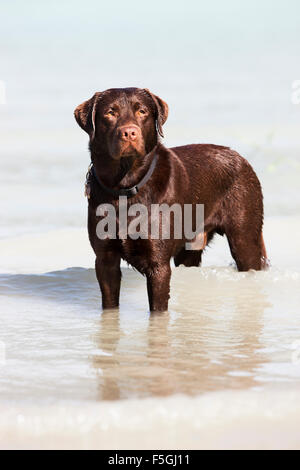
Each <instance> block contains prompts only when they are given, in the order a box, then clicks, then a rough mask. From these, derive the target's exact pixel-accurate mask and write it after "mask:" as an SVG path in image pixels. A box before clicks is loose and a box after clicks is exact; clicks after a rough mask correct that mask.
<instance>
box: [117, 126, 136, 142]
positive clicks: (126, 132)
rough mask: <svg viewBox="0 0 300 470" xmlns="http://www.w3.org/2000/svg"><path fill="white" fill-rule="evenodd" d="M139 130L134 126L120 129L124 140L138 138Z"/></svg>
mask: <svg viewBox="0 0 300 470" xmlns="http://www.w3.org/2000/svg"><path fill="white" fill-rule="evenodd" d="M137 134H138V130H137V128H136V127H134V126H128V127H123V128H121V129H120V137H121V139H122V140H129V141H131V140H135V139H136V138H137Z"/></svg>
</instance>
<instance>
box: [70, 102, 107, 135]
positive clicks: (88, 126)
mask: <svg viewBox="0 0 300 470" xmlns="http://www.w3.org/2000/svg"><path fill="white" fill-rule="evenodd" d="M100 95H101V93H95V94H94V96H93V97H92V98H90V99H89V100H87V101H84V102H83V103H81V104H80V105H79V106H77V108H76V109H75V111H74V116H75V119H76V121H77V123H78V124H79V126H80V127H81V128H82V129H83V130H84V131H85V132H87V133H88V134H89V136H90V139H91V140H93V138H94V137H95V131H96V127H95V122H96V110H97V103H98V100H99V98H100Z"/></svg>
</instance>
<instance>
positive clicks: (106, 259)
mask: <svg viewBox="0 0 300 470" xmlns="http://www.w3.org/2000/svg"><path fill="white" fill-rule="evenodd" d="M120 262H121V258H120V256H119V254H118V253H115V252H113V251H108V252H105V253H101V255H98V256H97V258H96V276H97V279H98V282H99V285H100V289H101V294H102V307H103V308H104V309H105V308H116V307H118V306H119V297H120V285H121V269H120Z"/></svg>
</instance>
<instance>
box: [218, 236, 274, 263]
mask: <svg viewBox="0 0 300 470" xmlns="http://www.w3.org/2000/svg"><path fill="white" fill-rule="evenodd" d="M226 235H227V239H228V243H229V247H230V251H231V254H232V257H233V258H234V260H235V262H236V265H237V268H238V270H239V271H249V269H255V270H256V271H260V270H261V269H263V268H265V267H266V266H267V254H266V249H265V245H264V241H263V236H262V232H259V233H258V234H257V233H255V232H253V231H251V230H250V231H249V230H248V231H247V230H240V229H229V230H228V231H226Z"/></svg>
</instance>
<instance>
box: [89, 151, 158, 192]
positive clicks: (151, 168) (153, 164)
mask: <svg viewBox="0 0 300 470" xmlns="http://www.w3.org/2000/svg"><path fill="white" fill-rule="evenodd" d="M157 160H158V154H157V153H156V152H155V154H154V157H153V159H152V162H151V165H150V166H149V169H148V171H147V173H146V174H145V176H144V177H143V178H142V179H141V181H140V182H139V183H138V184H136V185H135V186H132V187H131V188H120V189H113V188H109V187H108V186H105V185H104V184H103V183H102V181H101V180H100V179H99V178H98V176H97V173H96V171H95V168H94V165H93V164H92V165H91V166H90V169H89V174H92V175H93V177H94V178H95V180H96V181H97V183H98V184H99V186H100V187H101V188H102V189H103V190H104V191H106V192H107V193H109V194H112V195H113V196H116V197H119V196H127V197H132V196H135V195H136V194H137V193H138V192H139V190H140V189H141V187H142V186H144V184H146V183H147V181H148V180H149V179H150V178H151V176H152V173H153V171H154V170H155V167H156V163H157Z"/></svg>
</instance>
